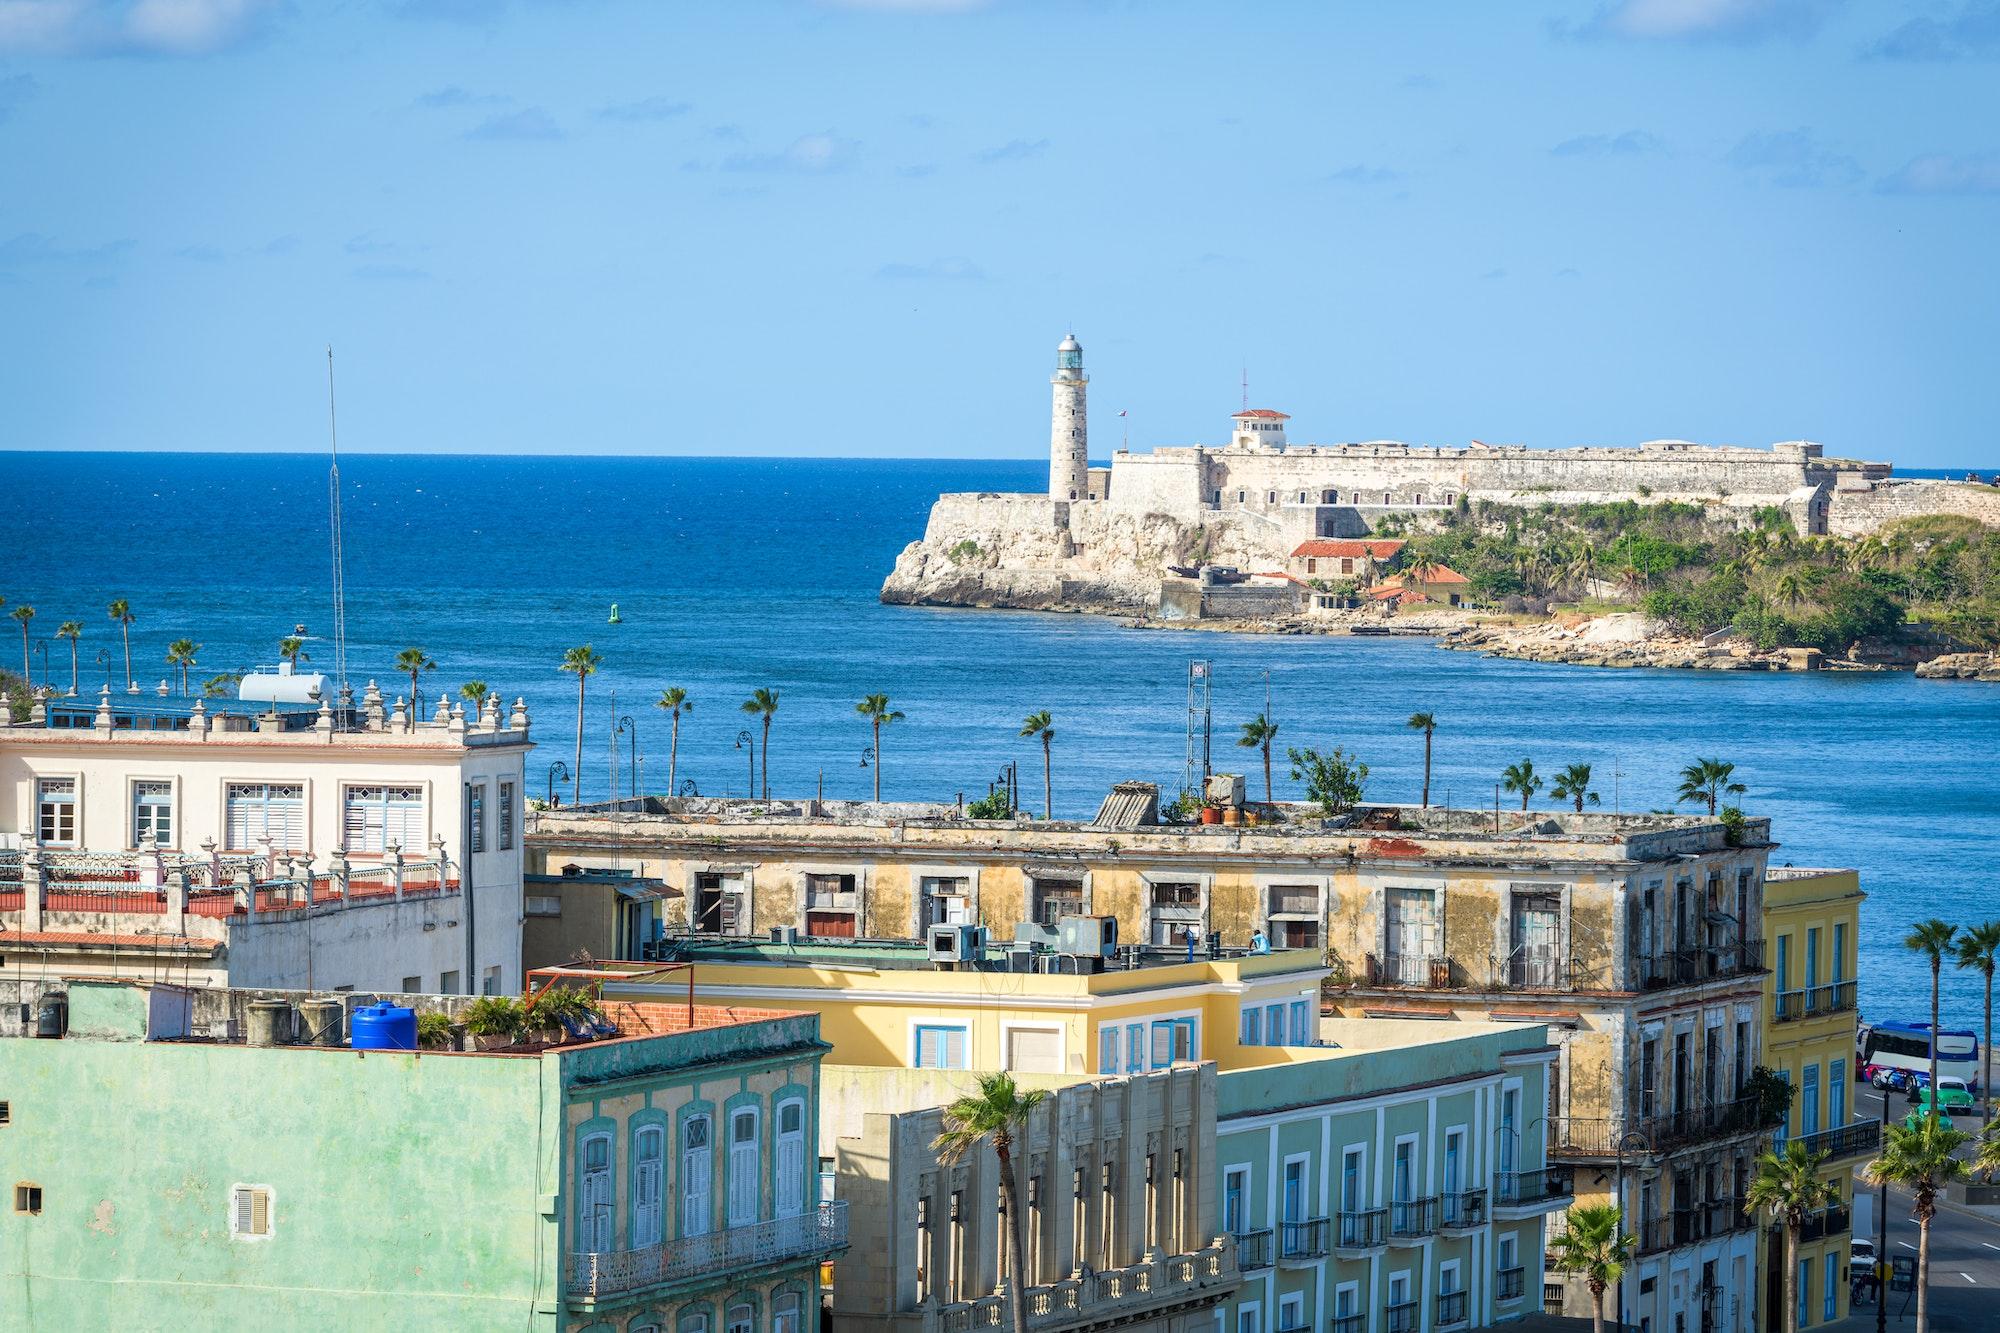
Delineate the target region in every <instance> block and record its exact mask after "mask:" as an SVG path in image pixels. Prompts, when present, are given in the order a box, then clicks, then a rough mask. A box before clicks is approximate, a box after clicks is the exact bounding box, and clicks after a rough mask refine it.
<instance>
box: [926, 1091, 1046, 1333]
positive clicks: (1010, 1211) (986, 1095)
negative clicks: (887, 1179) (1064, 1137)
mask: <svg viewBox="0 0 2000 1333" xmlns="http://www.w3.org/2000/svg"><path fill="white" fill-rule="evenodd" d="M1048 1095H1049V1094H1048V1093H1046V1092H1043V1091H1040V1090H1039V1089H1038V1090H1036V1091H1033V1092H1023V1091H1022V1090H1021V1089H1020V1088H1018V1087H1016V1086H1015V1084H1014V1076H1013V1075H1012V1074H1004V1073H1002V1074H981V1075H980V1076H979V1091H978V1092H977V1093H974V1094H968V1095H966V1096H964V1097H960V1098H959V1099H958V1100H957V1101H955V1102H953V1103H951V1105H949V1106H947V1107H945V1108H944V1128H943V1129H942V1130H941V1131H939V1133H938V1136H937V1137H936V1138H935V1139H933V1140H931V1151H932V1152H934V1153H936V1154H937V1158H938V1161H939V1162H940V1163H942V1164H944V1165H946V1166H952V1165H955V1164H957V1163H958V1162H959V1161H960V1160H961V1159H962V1158H963V1157H964V1156H965V1155H966V1154H967V1153H968V1152H972V1151H974V1150H976V1149H978V1148H980V1147H984V1146H987V1145H991V1147H992V1149H993V1155H994V1157H996V1158H998V1159H999V1162H1000V1197H1001V1198H1002V1199H1003V1200H1004V1201H1005V1204H1006V1208H1007V1218H1006V1222H1007V1297H1008V1299H1007V1307H1008V1312H1009V1314H1010V1316H1011V1318H1012V1320H1013V1328H1014V1333H1027V1328H1028V1304H1027V1273H1026V1272H1025V1271H1023V1270H1024V1269H1025V1267H1026V1265H1025V1264H1024V1263H1023V1261H1022V1256H1023V1253H1024V1251H1023V1246H1022V1227H1021V1221H1022V1218H1021V1198H1020V1189H1019V1186H1018V1185H1017V1183H1016V1181H1015V1178H1014V1145H1015V1143H1016V1142H1017V1141H1018V1140H1019V1139H1020V1137H1021V1135H1022V1134H1024V1133H1026V1131H1027V1128H1028V1117H1029V1116H1030V1115H1032V1114H1033V1113H1034V1110H1035V1108H1036V1107H1037V1106H1040V1105H1041V1104H1042V1103H1043V1102H1044V1101H1046V1100H1048Z"/></svg>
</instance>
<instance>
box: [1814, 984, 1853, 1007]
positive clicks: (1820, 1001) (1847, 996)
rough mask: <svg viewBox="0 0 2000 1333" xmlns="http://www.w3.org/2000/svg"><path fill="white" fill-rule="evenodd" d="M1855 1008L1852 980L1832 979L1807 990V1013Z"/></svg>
mask: <svg viewBox="0 0 2000 1333" xmlns="http://www.w3.org/2000/svg"><path fill="white" fill-rule="evenodd" d="M1853 1008H1854V983H1853V982H1852V981H1831V982H1828V983H1827V984H1826V985H1824V986H1814V987H1813V988H1812V989H1810V990H1808V991H1807V992H1806V1013H1807V1014H1810V1015H1819V1014H1837V1013H1843V1012H1846V1011H1848V1010H1851V1009H1853Z"/></svg>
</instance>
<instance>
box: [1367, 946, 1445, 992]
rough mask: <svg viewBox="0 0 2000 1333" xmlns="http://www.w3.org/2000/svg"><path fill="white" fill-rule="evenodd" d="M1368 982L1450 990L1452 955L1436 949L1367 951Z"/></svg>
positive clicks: (1380, 984)
mask: <svg viewBox="0 0 2000 1333" xmlns="http://www.w3.org/2000/svg"><path fill="white" fill-rule="evenodd" d="M1368 984H1369V985H1371V986H1413V987H1417V988H1419V989H1428V990H1449V989H1450V988H1451V986H1452V966H1451V959H1449V958H1446V957H1444V956H1443V955H1442V954H1434V953H1383V954H1373V953H1371V954H1369V955H1368Z"/></svg>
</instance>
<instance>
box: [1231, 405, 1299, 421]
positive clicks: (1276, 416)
mask: <svg viewBox="0 0 2000 1333" xmlns="http://www.w3.org/2000/svg"><path fill="white" fill-rule="evenodd" d="M1245 417H1255V418H1257V419H1258V420H1259V421H1290V420H1291V419H1292V414H1291V413H1289V412H1273V411H1272V410H1271V409H1270V408H1268V407H1252V408H1249V409H1246V410H1245V411H1242V412H1238V413H1236V414H1235V415H1233V416H1232V417H1231V418H1230V420H1232V421H1241V420H1243V418H1245Z"/></svg>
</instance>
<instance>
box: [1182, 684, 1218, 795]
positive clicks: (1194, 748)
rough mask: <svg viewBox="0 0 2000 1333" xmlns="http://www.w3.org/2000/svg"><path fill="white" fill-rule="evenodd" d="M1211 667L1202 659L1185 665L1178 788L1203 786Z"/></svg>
mask: <svg viewBox="0 0 2000 1333" xmlns="http://www.w3.org/2000/svg"><path fill="white" fill-rule="evenodd" d="M1213 667H1214V664H1213V663H1212V662H1210V661H1208V660H1207V659H1206V658H1197V659H1195V660H1193V661H1190V662H1189V663H1188V696H1187V762H1186V764H1185V765H1184V766H1183V767H1182V769H1181V788H1182V789H1183V790H1192V789H1194V788H1195V786H1196V784H1198V783H1202V782H1206V781H1207V779H1208V771H1209V758H1208V753H1209V751H1208V742H1209V721H1210V718H1209V709H1208V682H1209V678H1210V676H1212V675H1213V674H1214V672H1213Z"/></svg>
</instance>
